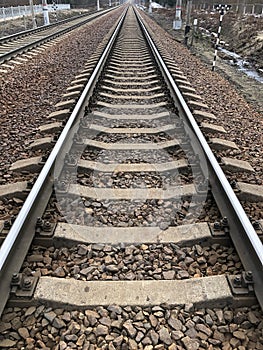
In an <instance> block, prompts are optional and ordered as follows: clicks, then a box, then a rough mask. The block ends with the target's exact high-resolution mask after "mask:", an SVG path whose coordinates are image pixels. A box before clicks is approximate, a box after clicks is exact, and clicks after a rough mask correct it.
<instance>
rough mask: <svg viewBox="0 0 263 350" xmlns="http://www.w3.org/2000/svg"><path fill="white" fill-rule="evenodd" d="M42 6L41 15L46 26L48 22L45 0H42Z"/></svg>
mask: <svg viewBox="0 0 263 350" xmlns="http://www.w3.org/2000/svg"><path fill="white" fill-rule="evenodd" d="M42 8H43V16H44V26H47V25H48V24H49V15H48V7H47V0H42Z"/></svg>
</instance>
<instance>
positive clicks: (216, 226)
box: [214, 221, 221, 230]
mask: <svg viewBox="0 0 263 350" xmlns="http://www.w3.org/2000/svg"><path fill="white" fill-rule="evenodd" d="M214 229H215V230H221V224H220V222H218V221H216V222H215V223H214Z"/></svg>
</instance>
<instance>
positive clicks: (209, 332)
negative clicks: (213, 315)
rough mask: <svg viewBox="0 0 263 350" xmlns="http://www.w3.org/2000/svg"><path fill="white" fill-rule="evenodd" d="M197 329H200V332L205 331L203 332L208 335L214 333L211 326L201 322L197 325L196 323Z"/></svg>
mask: <svg viewBox="0 0 263 350" xmlns="http://www.w3.org/2000/svg"><path fill="white" fill-rule="evenodd" d="M196 329H197V330H198V331H200V332H203V333H205V334H206V335H207V336H208V337H210V336H211V335H212V333H213V332H212V330H211V329H210V328H208V327H206V326H205V325H204V324H200V323H198V324H197V325H196Z"/></svg>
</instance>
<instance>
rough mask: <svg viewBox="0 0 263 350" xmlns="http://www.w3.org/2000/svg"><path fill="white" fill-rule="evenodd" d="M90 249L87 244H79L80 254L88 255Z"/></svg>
mask: <svg viewBox="0 0 263 350" xmlns="http://www.w3.org/2000/svg"><path fill="white" fill-rule="evenodd" d="M88 251H89V247H87V246H86V245H85V244H80V245H79V246H78V254H79V255H86V254H87V253H88Z"/></svg>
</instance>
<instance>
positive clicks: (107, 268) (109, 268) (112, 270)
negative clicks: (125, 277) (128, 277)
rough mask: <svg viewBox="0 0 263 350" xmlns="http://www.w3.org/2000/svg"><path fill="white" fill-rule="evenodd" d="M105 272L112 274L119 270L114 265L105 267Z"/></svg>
mask: <svg viewBox="0 0 263 350" xmlns="http://www.w3.org/2000/svg"><path fill="white" fill-rule="evenodd" d="M106 270H107V271H109V272H112V273H115V272H118V271H119V268H118V266H116V265H107V266H106Z"/></svg>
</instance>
